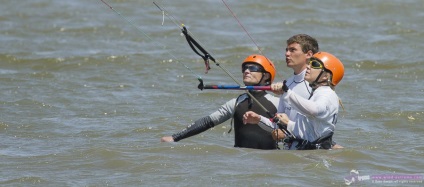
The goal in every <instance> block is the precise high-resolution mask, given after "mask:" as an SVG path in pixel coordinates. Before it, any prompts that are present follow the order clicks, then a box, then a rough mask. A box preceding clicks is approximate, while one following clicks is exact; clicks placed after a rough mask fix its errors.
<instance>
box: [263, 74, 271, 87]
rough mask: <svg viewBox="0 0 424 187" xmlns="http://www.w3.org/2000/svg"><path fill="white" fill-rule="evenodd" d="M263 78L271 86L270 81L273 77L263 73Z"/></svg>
mask: <svg viewBox="0 0 424 187" xmlns="http://www.w3.org/2000/svg"><path fill="white" fill-rule="evenodd" d="M262 76H263V77H262V80H264V82H265V83H267V84H271V83H270V81H268V80H269V79H271V75H270V74H269V73H262Z"/></svg>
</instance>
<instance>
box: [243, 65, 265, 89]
mask: <svg viewBox="0 0 424 187" xmlns="http://www.w3.org/2000/svg"><path fill="white" fill-rule="evenodd" d="M242 72H243V82H244V84H245V85H246V86H251V85H257V84H259V81H261V79H262V76H263V68H262V67H261V66H259V65H256V64H246V65H244V66H243V67H242Z"/></svg>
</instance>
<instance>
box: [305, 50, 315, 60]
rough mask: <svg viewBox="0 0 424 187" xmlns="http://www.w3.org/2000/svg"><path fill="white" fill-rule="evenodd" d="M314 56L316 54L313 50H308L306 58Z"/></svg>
mask: <svg viewBox="0 0 424 187" xmlns="http://www.w3.org/2000/svg"><path fill="white" fill-rule="evenodd" d="M312 56H314V53H313V52H312V50H309V51H308V52H306V58H311V57H312Z"/></svg>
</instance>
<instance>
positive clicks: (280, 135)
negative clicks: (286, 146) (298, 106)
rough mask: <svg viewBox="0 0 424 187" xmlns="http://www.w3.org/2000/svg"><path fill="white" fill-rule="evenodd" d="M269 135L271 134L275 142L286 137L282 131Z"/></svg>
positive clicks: (278, 130) (277, 130) (275, 131)
mask: <svg viewBox="0 0 424 187" xmlns="http://www.w3.org/2000/svg"><path fill="white" fill-rule="evenodd" d="M271 134H272V138H273V139H274V140H275V141H279V140H282V139H284V138H285V137H286V135H285V134H284V132H283V131H282V130H280V129H276V130H273V131H272V133H271Z"/></svg>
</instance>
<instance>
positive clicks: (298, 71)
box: [293, 66, 306, 75]
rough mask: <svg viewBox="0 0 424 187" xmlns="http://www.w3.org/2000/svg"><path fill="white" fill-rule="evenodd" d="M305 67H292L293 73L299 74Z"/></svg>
mask: <svg viewBox="0 0 424 187" xmlns="http://www.w3.org/2000/svg"><path fill="white" fill-rule="evenodd" d="M305 69H306V66H300V67H293V71H294V74H295V75H299V74H300V73H302V71H303V70H305Z"/></svg>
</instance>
